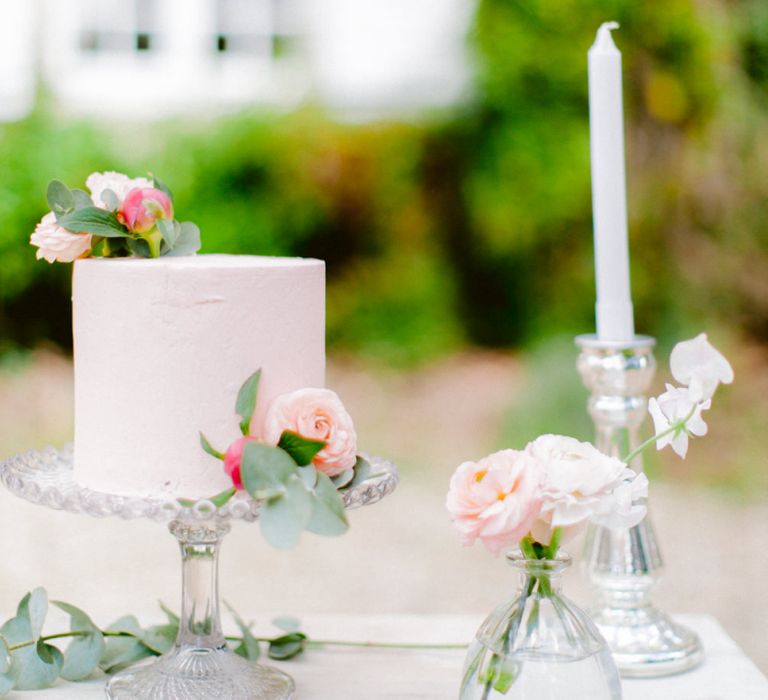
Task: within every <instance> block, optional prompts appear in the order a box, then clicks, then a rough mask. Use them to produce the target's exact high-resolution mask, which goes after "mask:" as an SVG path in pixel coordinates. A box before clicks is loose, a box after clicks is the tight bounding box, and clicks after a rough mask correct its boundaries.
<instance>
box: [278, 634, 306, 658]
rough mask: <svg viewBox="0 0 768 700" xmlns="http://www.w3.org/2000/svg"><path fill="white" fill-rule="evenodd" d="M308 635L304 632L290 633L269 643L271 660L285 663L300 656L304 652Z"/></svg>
mask: <svg viewBox="0 0 768 700" xmlns="http://www.w3.org/2000/svg"><path fill="white" fill-rule="evenodd" d="M306 642H307V635H306V634H304V633H303V632H290V633H288V634H284V635H283V636H282V637H275V639H272V640H271V641H270V642H269V658H271V659H277V660H279V661H285V660H287V659H292V658H293V657H294V656H298V655H299V654H301V652H303V651H304V648H305V646H306Z"/></svg>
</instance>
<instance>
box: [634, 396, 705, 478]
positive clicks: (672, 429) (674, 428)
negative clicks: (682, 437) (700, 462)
mask: <svg viewBox="0 0 768 700" xmlns="http://www.w3.org/2000/svg"><path fill="white" fill-rule="evenodd" d="M696 408H697V406H696V404H694V406H693V408H692V409H691V410H690V412H689V413H688V415H687V416H686V417H685V418H681V419H680V420H679V421H676V422H675V423H672V425H670V426H669V427H668V428H667V429H666V430H662V431H661V432H660V433H656V435H651V437H649V438H648V439H647V440H644V441H643V442H641V443H640V444H639V445H638V446H637V447H636V448H635V449H634V450H632V451H631V452H630V453H629V454H628V455H627V456H626V457H623V458H622V460H621V461H622V462H624V464H627V465H629V464H630V463H631V462H632V460H634V459H635V458H636V457H637V456H638V455H639V454H640V453H641V452H643V451H644V450H646V449H648V448H649V447H650V446H651V445H653V444H654V443H656V442H657V441H658V440H659V439H661V438H663V437H666V436H667V435H671V434H672V433H678V432H679V431H681V430H685V426H686V424H687V423H688V421H689V420H691V418H693V414H694V413H696Z"/></svg>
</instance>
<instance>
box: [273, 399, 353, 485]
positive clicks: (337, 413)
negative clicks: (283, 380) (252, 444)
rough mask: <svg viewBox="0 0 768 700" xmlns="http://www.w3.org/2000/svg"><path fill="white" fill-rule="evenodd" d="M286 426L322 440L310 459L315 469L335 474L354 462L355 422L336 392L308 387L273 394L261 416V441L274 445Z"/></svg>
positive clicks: (302, 434) (305, 435)
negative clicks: (264, 413) (320, 445)
mask: <svg viewBox="0 0 768 700" xmlns="http://www.w3.org/2000/svg"><path fill="white" fill-rule="evenodd" d="M285 430H289V431H291V432H294V433H298V434H299V435H301V436H302V437H305V438H308V439H310V440H323V441H324V442H325V447H324V448H323V449H322V450H320V452H318V453H317V455H316V456H315V458H314V460H313V464H314V465H315V467H316V468H317V469H318V471H321V472H323V473H325V474H327V475H328V476H337V475H338V474H341V473H342V472H343V471H345V470H347V469H351V468H352V467H354V466H355V462H356V461H357V434H356V433H355V426H354V424H353V423H352V418H351V416H350V415H349V413H347V411H346V409H345V408H344V404H342V403H341V400H340V399H339V397H338V396H337V394H336V392H334V391H331V390H330V389H311V388H308V389H298V390H297V391H292V392H290V393H288V394H282V395H281V396H278V397H276V398H275V399H274V400H273V401H272V403H271V404H270V405H269V408H268V409H267V415H266V418H265V419H264V433H263V437H264V441H265V442H267V443H269V444H270V445H277V443H278V442H279V441H280V436H281V435H282V434H283V431H285Z"/></svg>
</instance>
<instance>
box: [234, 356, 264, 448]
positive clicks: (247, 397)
mask: <svg viewBox="0 0 768 700" xmlns="http://www.w3.org/2000/svg"><path fill="white" fill-rule="evenodd" d="M260 381H261V368H259V369H257V370H256V371H255V372H254V373H253V374H252V375H251V376H250V377H248V379H246V380H245V381H244V382H243V385H242V386H241V387H240V391H238V392H237V400H236V401H235V413H237V415H238V416H240V431H241V432H242V433H243V435H248V433H249V432H250V428H251V419H252V418H253V413H254V411H255V410H256V399H257V398H258V396H259V382H260Z"/></svg>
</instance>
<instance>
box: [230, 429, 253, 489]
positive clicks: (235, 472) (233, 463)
mask: <svg viewBox="0 0 768 700" xmlns="http://www.w3.org/2000/svg"><path fill="white" fill-rule="evenodd" d="M246 442H258V441H257V440H256V438H254V437H251V436H250V435H247V436H245V437H241V438H240V439H239V440H236V441H235V442H233V443H232V444H231V445H230V446H229V448H228V449H227V451H226V452H225V453H224V471H225V472H227V475H228V476H229V478H230V479H232V483H233V484H234V486H235V488H236V489H238V490H239V489H242V488H243V480H242V478H241V477H240V462H241V461H242V459H243V448H244V447H245V443H246Z"/></svg>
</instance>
